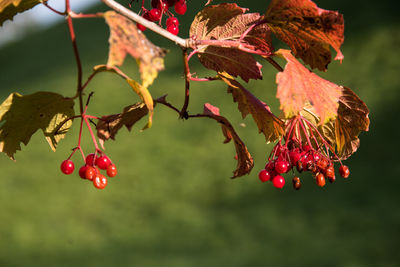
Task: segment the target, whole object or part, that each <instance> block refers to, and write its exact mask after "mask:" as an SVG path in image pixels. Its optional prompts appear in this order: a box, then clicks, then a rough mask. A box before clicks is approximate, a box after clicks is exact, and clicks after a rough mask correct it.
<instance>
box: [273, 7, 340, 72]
mask: <svg viewBox="0 0 400 267" xmlns="http://www.w3.org/2000/svg"><path fill="white" fill-rule="evenodd" d="M266 20H267V22H268V25H269V26H270V27H271V30H272V31H273V32H274V33H275V34H276V35H277V37H278V38H279V39H281V40H282V41H284V42H285V43H286V44H288V45H289V47H290V48H291V49H292V51H293V53H294V55H295V56H296V57H299V58H301V59H303V61H304V62H305V63H306V64H310V66H311V68H318V69H319V70H322V71H324V70H326V69H327V67H328V64H329V63H330V62H331V52H330V48H329V46H332V47H333V48H334V49H335V50H336V52H337V56H336V58H335V59H336V60H340V61H342V59H343V54H342V52H341V51H340V46H341V45H342V43H343V40H344V20H343V15H342V14H339V13H338V12H337V11H330V10H324V9H321V8H318V7H317V5H316V4H315V3H314V2H312V1H311V0H272V1H271V3H270V5H269V7H268V10H267V12H266Z"/></svg>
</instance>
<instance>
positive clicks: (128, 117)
mask: <svg viewBox="0 0 400 267" xmlns="http://www.w3.org/2000/svg"><path fill="white" fill-rule="evenodd" d="M148 112H149V110H148V109H147V107H146V105H145V104H144V103H136V104H134V105H131V106H127V107H125V108H124V110H123V111H122V112H121V113H118V114H113V115H107V116H103V117H101V119H100V120H99V121H98V123H97V126H96V129H97V136H98V137H99V139H100V143H101V145H102V146H103V145H104V141H106V140H108V139H110V138H111V139H112V140H115V135H116V134H117V133H118V131H119V130H120V129H121V128H122V127H123V126H125V127H126V128H127V129H128V131H130V130H131V129H132V126H133V125H134V124H135V123H136V122H138V121H139V120H140V119H141V118H143V117H144V116H146V115H147V113H148Z"/></svg>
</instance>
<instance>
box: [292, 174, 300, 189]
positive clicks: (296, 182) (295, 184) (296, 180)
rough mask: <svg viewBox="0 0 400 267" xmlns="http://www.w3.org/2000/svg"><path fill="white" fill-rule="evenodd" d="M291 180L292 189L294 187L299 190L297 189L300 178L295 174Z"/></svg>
mask: <svg viewBox="0 0 400 267" xmlns="http://www.w3.org/2000/svg"><path fill="white" fill-rule="evenodd" d="M292 182H293V188H294V189H296V190H299V189H300V187H301V181H300V178H299V177H297V176H295V177H293V180H292Z"/></svg>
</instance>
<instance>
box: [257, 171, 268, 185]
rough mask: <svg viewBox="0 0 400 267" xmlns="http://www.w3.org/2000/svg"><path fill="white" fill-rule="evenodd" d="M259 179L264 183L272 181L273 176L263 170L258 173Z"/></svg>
mask: <svg viewBox="0 0 400 267" xmlns="http://www.w3.org/2000/svg"><path fill="white" fill-rule="evenodd" d="M258 178H259V179H260V180H261V182H263V183H264V182H267V181H269V180H271V174H270V173H269V172H268V171H267V170H261V171H260V172H259V173H258Z"/></svg>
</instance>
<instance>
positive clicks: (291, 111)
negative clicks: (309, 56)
mask: <svg viewBox="0 0 400 267" xmlns="http://www.w3.org/2000/svg"><path fill="white" fill-rule="evenodd" d="M276 54H277V55H279V56H282V57H283V58H285V59H286V61H287V64H286V66H285V70H284V71H283V72H279V73H278V74H277V75H276V83H277V84H278V90H277V97H278V98H279V99H280V102H281V109H282V110H283V112H284V113H285V116H286V117H287V118H290V117H292V116H295V115H297V114H299V112H300V111H301V110H302V109H303V108H304V106H305V105H306V103H308V102H309V103H310V104H311V105H312V106H313V107H314V108H315V112H316V114H317V115H318V117H319V118H321V122H322V123H323V122H326V121H327V120H329V119H330V118H335V117H336V115H337V109H338V105H339V104H338V101H339V97H340V96H341V92H342V89H341V87H340V86H338V85H336V84H334V83H332V82H330V81H327V80H324V79H322V78H321V77H319V76H318V75H316V74H315V73H313V72H311V71H309V70H308V69H307V68H306V67H304V66H303V65H302V64H301V63H300V62H299V61H297V59H296V58H295V57H294V56H293V55H292V54H291V53H290V51H289V50H284V49H280V50H278V51H277V52H276Z"/></svg>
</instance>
